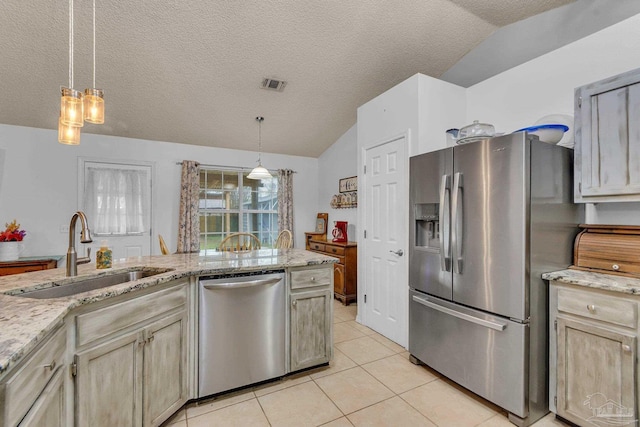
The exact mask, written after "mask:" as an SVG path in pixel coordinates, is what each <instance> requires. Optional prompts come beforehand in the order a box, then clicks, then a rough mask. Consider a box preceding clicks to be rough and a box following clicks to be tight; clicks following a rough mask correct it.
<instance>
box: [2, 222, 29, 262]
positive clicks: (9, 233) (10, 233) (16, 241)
mask: <svg viewBox="0 0 640 427" xmlns="http://www.w3.org/2000/svg"><path fill="white" fill-rule="evenodd" d="M5 226H6V227H7V229H6V230H4V231H3V232H1V233H0V261H15V260H17V259H18V258H19V257H20V252H22V251H21V249H22V243H21V242H22V239H24V236H26V235H27V232H26V231H24V230H20V224H18V223H17V221H16V220H15V219H14V220H13V221H12V222H10V223H8V224H5Z"/></svg>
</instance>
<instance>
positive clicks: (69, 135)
mask: <svg viewBox="0 0 640 427" xmlns="http://www.w3.org/2000/svg"><path fill="white" fill-rule="evenodd" d="M80 129H81V128H79V127H77V126H69V125H65V124H64V123H62V117H61V118H60V119H58V142H60V143H61V144H66V145H78V144H80Z"/></svg>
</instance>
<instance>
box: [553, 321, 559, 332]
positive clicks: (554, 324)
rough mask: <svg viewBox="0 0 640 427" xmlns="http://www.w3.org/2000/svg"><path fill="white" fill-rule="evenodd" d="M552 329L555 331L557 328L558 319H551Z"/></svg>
mask: <svg viewBox="0 0 640 427" xmlns="http://www.w3.org/2000/svg"><path fill="white" fill-rule="evenodd" d="M553 330H554V331H557V330H558V321H557V320H554V321H553Z"/></svg>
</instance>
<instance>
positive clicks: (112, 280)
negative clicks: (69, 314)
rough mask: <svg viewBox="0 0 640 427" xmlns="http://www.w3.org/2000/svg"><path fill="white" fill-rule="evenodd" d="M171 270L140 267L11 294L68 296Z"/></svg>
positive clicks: (42, 297)
mask: <svg viewBox="0 0 640 427" xmlns="http://www.w3.org/2000/svg"><path fill="white" fill-rule="evenodd" d="M171 270H172V269H140V270H135V271H125V272H122V273H115V274H109V275H106V276H98V277H90V278H87V279H84V280H79V281H73V282H69V283H64V282H54V283H53V286H51V287H50V288H44V289H34V290H29V289H23V290H21V292H20V293H17V292H15V291H14V292H11V294H12V295H16V296H21V297H25V298H36V299H49V298H61V297H68V296H71V295H76V294H80V293H82V292H88V291H94V290H96V289H102V288H106V287H109V286H114V285H119V284H121V283H126V282H133V281H134V280H139V279H144V278H145V277H151V276H155V275H156V274H161V273H166V272H168V271H171Z"/></svg>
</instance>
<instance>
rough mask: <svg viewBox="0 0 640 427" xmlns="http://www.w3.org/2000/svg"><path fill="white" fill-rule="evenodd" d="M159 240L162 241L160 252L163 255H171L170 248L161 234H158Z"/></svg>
mask: <svg viewBox="0 0 640 427" xmlns="http://www.w3.org/2000/svg"><path fill="white" fill-rule="evenodd" d="M158 240H159V241H160V252H161V253H162V255H169V248H167V244H166V243H165V242H164V239H163V238H162V235H161V234H158Z"/></svg>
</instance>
